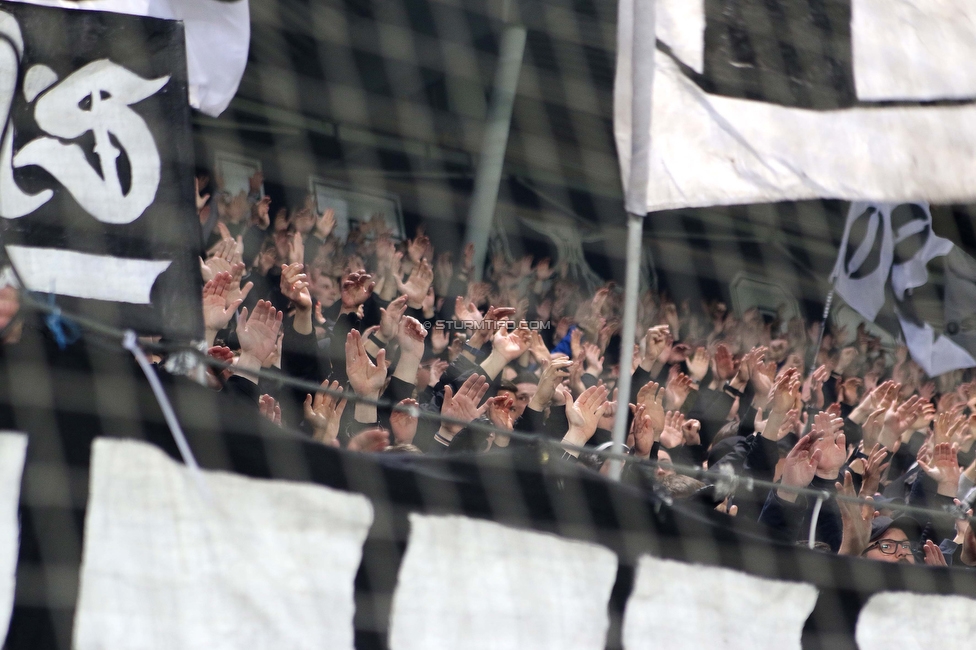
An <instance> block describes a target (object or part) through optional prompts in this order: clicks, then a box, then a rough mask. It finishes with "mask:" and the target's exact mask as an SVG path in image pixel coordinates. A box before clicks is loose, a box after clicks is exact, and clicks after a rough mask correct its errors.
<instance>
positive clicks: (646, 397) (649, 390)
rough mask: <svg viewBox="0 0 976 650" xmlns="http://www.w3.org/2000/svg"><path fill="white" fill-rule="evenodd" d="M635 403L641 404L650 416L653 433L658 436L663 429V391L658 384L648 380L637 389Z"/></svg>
mask: <svg viewBox="0 0 976 650" xmlns="http://www.w3.org/2000/svg"><path fill="white" fill-rule="evenodd" d="M637 403H638V404H643V405H644V408H645V412H646V413H647V416H648V417H650V418H651V426H652V427H653V429H654V435H655V436H660V435H661V432H662V431H664V420H665V414H664V391H663V390H661V386H660V384H658V383H657V382H653V381H649V382H647V383H646V384H644V385H643V386H642V387H641V389H640V390H639V391H637Z"/></svg>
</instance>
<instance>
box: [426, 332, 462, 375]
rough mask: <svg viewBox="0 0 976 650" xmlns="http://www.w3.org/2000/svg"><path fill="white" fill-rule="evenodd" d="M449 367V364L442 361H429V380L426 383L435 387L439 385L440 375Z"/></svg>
mask: <svg viewBox="0 0 976 650" xmlns="http://www.w3.org/2000/svg"><path fill="white" fill-rule="evenodd" d="M458 340H460V339H458ZM449 365H451V364H449V363H448V362H447V361H444V360H443V359H437V360H435V361H431V363H430V380H429V381H428V385H429V386H436V385H437V384H439V383H440V381H441V375H443V374H444V371H445V370H447V367H448V366H449Z"/></svg>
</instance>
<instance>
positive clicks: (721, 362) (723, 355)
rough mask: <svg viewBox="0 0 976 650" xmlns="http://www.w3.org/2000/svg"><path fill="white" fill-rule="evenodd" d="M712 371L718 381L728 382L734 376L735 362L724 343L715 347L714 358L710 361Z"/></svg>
mask: <svg viewBox="0 0 976 650" xmlns="http://www.w3.org/2000/svg"><path fill="white" fill-rule="evenodd" d="M712 364H713V367H712V371H713V373H714V374H715V376H716V377H717V378H718V379H719V381H728V380H730V379H732V377H734V376H735V362H734V361H733V359H732V353H731V352H729V349H728V348H727V347H725V344H724V343H719V344H718V345H717V346H715V358H714V359H712Z"/></svg>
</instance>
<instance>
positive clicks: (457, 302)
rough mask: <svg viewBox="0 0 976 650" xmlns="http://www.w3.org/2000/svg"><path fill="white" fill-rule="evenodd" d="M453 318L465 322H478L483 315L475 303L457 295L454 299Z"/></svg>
mask: <svg viewBox="0 0 976 650" xmlns="http://www.w3.org/2000/svg"><path fill="white" fill-rule="evenodd" d="M454 318H456V319H457V320H459V321H464V322H465V323H480V322H481V321H482V320H483V319H484V316H482V314H481V312H480V311H478V307H477V305H475V304H474V303H473V302H467V301H466V300H465V299H464V297H463V296H458V297H457V298H455V299H454Z"/></svg>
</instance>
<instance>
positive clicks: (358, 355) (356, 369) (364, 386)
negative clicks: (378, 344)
mask: <svg viewBox="0 0 976 650" xmlns="http://www.w3.org/2000/svg"><path fill="white" fill-rule="evenodd" d="M346 376H347V377H348V378H349V385H350V386H352V389H353V391H355V393H356V394H357V395H359V396H361V397H366V398H369V399H377V398H378V397H379V395H380V392H381V391H382V390H383V385H384V384H385V383H386V350H380V351H379V354H377V355H376V363H373V362H372V361H370V359H369V355H367V354H366V348H365V346H364V345H363V339H362V335H361V334H360V333H359V330H355V329H354V330H352V331H350V332H349V334H348V335H347V336H346Z"/></svg>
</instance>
